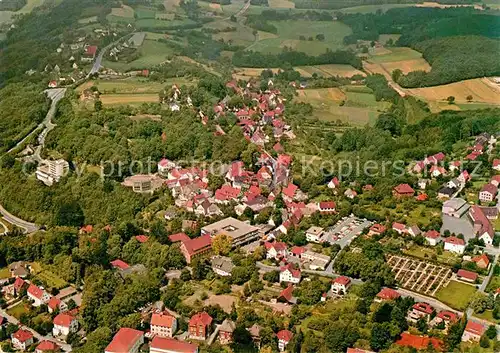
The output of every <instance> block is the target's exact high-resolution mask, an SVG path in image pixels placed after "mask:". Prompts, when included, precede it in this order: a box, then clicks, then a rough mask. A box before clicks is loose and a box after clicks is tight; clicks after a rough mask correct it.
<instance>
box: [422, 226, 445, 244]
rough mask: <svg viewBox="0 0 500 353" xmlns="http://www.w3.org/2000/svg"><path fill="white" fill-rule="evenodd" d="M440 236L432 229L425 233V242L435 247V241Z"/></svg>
mask: <svg viewBox="0 0 500 353" xmlns="http://www.w3.org/2000/svg"><path fill="white" fill-rule="evenodd" d="M440 236H441V235H440V234H439V232H438V231H436V230H434V229H432V230H429V231H427V232H426V233H425V240H427V242H428V243H429V245H431V246H436V245H437V240H438V239H439V237H440Z"/></svg>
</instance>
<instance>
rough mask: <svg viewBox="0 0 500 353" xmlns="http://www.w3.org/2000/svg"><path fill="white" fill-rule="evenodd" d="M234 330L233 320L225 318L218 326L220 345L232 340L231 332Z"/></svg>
mask: <svg viewBox="0 0 500 353" xmlns="http://www.w3.org/2000/svg"><path fill="white" fill-rule="evenodd" d="M234 330H236V324H235V323H234V321H232V320H229V319H225V320H224V321H223V322H222V324H221V325H220V326H219V342H220V344H222V345H225V344H230V343H231V342H233V333H234Z"/></svg>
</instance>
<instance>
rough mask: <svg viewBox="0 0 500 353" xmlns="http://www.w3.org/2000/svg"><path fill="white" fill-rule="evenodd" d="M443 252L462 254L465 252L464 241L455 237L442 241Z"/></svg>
mask: <svg viewBox="0 0 500 353" xmlns="http://www.w3.org/2000/svg"><path fill="white" fill-rule="evenodd" d="M444 250H448V251H451V252H454V253H456V254H463V253H464V251H465V241H464V240H463V239H460V238H457V237H448V238H446V239H445V240H444Z"/></svg>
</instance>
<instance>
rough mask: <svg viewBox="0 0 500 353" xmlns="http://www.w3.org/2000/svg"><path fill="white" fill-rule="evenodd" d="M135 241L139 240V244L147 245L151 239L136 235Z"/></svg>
mask: <svg viewBox="0 0 500 353" xmlns="http://www.w3.org/2000/svg"><path fill="white" fill-rule="evenodd" d="M135 239H137V241H138V242H139V243H145V242H147V241H148V239H149V237H148V236H146V235H136V236H135Z"/></svg>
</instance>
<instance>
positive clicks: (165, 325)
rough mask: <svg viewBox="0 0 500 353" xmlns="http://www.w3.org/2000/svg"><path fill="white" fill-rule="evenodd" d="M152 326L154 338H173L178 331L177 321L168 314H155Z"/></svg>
mask: <svg viewBox="0 0 500 353" xmlns="http://www.w3.org/2000/svg"><path fill="white" fill-rule="evenodd" d="M150 326H151V334H152V335H154V336H159V337H173V336H174V334H175V331H177V319H176V318H175V317H174V316H172V315H170V314H168V313H153V315H151V324H150Z"/></svg>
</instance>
